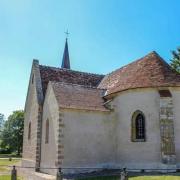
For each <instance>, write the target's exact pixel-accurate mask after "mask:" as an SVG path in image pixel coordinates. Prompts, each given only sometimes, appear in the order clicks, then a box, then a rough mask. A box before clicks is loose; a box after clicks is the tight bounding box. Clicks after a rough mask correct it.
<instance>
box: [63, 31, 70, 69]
mask: <svg viewBox="0 0 180 180" xmlns="http://www.w3.org/2000/svg"><path fill="white" fill-rule="evenodd" d="M68 34H69V33H68V31H67V32H66V35H68ZM61 68H66V69H71V68H70V59H69V51H68V41H67V37H66V42H65V47H64V54H63V59H62V65H61Z"/></svg>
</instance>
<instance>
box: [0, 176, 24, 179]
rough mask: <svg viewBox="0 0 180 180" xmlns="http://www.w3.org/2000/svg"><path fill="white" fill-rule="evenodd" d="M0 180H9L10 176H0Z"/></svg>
mask: <svg viewBox="0 0 180 180" xmlns="http://www.w3.org/2000/svg"><path fill="white" fill-rule="evenodd" d="M0 180H11V176H8V175H3V176H0ZM17 180H23V178H21V177H18V178H17Z"/></svg>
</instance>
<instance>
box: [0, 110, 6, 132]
mask: <svg viewBox="0 0 180 180" xmlns="http://www.w3.org/2000/svg"><path fill="white" fill-rule="evenodd" d="M4 121H5V120H4V114H2V113H0V132H1V131H2V128H3V125H4Z"/></svg>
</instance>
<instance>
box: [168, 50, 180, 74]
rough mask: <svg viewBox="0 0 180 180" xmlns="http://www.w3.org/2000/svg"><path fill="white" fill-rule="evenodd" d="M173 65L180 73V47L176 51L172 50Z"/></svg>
mask: <svg viewBox="0 0 180 180" xmlns="http://www.w3.org/2000/svg"><path fill="white" fill-rule="evenodd" d="M172 56H173V57H172V59H171V63H170V65H171V67H172V68H173V69H174V70H175V71H176V72H178V73H180V47H179V48H177V50H176V51H172Z"/></svg>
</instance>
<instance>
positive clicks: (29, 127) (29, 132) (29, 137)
mask: <svg viewBox="0 0 180 180" xmlns="http://www.w3.org/2000/svg"><path fill="white" fill-rule="evenodd" d="M30 139H31V122H29V126H28V140H30Z"/></svg>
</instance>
